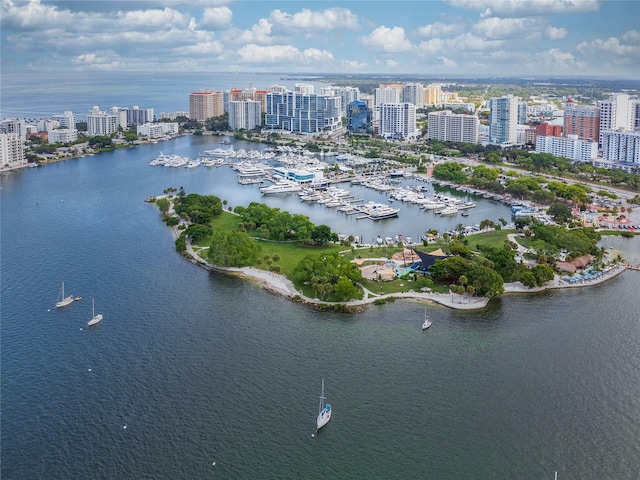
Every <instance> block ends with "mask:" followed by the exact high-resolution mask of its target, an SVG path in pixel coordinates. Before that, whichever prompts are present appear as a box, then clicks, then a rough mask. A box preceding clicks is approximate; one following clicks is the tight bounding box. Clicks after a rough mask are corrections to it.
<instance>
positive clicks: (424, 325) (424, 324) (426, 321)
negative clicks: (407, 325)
mask: <svg viewBox="0 0 640 480" xmlns="http://www.w3.org/2000/svg"><path fill="white" fill-rule="evenodd" d="M430 326H431V320H429V316H428V315H427V309H426V308H425V309H424V322H422V330H426V329H427V328H429V327H430Z"/></svg>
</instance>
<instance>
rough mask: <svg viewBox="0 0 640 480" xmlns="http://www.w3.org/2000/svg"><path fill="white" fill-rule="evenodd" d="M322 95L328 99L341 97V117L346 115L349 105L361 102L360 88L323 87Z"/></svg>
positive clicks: (321, 89)
mask: <svg viewBox="0 0 640 480" xmlns="http://www.w3.org/2000/svg"><path fill="white" fill-rule="evenodd" d="M320 95H322V96H326V97H340V105H341V112H340V115H346V114H347V105H349V104H350V103H351V102H353V101H355V100H360V89H359V88H358V87H335V86H329V87H321V88H320Z"/></svg>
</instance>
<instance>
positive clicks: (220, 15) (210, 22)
mask: <svg viewBox="0 0 640 480" xmlns="http://www.w3.org/2000/svg"><path fill="white" fill-rule="evenodd" d="M232 19H233V12H232V11H231V9H230V8H229V7H227V6H222V7H213V8H205V9H204V11H203V12H202V20H201V22H200V26H202V27H209V28H219V29H224V28H227V27H229V26H230V25H231V21H232Z"/></svg>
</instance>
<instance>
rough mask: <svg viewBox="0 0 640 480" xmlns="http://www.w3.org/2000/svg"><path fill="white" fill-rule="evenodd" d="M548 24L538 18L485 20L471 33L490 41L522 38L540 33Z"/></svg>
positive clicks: (494, 18)
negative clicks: (533, 33)
mask: <svg viewBox="0 0 640 480" xmlns="http://www.w3.org/2000/svg"><path fill="white" fill-rule="evenodd" d="M545 26H546V22H545V21H544V20H542V19H538V18H496V17H491V18H485V19H482V20H480V21H479V22H478V23H476V24H475V25H474V26H473V27H472V29H471V31H472V32H473V33H474V34H476V35H479V36H481V37H484V38H488V39H505V38H521V37H525V36H527V35H530V34H531V33H532V32H536V31H539V30H541V29H543V28H544V27H545Z"/></svg>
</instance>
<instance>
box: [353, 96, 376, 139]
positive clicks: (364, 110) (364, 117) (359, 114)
mask: <svg viewBox="0 0 640 480" xmlns="http://www.w3.org/2000/svg"><path fill="white" fill-rule="evenodd" d="M347 130H348V131H349V132H361V133H366V132H368V131H370V130H371V110H370V109H369V107H367V104H366V103H364V102H363V101H361V100H355V101H353V102H351V103H349V104H348V105H347Z"/></svg>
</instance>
